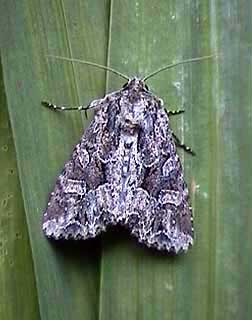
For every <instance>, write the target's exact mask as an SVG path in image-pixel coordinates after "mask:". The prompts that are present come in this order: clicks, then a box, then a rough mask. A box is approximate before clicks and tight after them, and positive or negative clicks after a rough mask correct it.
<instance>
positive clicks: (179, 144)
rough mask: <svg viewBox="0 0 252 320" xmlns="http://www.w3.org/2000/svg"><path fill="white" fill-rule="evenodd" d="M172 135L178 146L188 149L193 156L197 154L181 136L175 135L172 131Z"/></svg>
mask: <svg viewBox="0 0 252 320" xmlns="http://www.w3.org/2000/svg"><path fill="white" fill-rule="evenodd" d="M172 136H173V138H174V140H175V144H176V146H177V147H179V148H181V149H183V150H184V151H186V152H187V153H190V154H191V155H192V156H195V155H196V153H195V152H194V151H193V150H192V149H191V148H190V147H188V146H187V145H185V144H184V143H182V142H181V141H180V140H179V138H178V137H177V136H176V135H175V133H174V132H172Z"/></svg>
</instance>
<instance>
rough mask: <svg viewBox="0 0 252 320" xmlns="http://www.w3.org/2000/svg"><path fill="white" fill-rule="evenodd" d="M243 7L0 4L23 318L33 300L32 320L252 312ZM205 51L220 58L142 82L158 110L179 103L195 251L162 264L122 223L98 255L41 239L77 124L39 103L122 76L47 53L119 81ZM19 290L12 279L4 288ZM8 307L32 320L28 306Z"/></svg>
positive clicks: (177, 124)
mask: <svg viewBox="0 0 252 320" xmlns="http://www.w3.org/2000/svg"><path fill="white" fill-rule="evenodd" d="M251 11H252V5H251V1H249V0H243V1H237V0H232V1H224V0H221V1H176V0H170V1H167V0H159V1H155V0H153V1H143V0H138V1H131V0H129V1H122V0H117V1H113V0H111V1H108V0H107V1H98V0H87V1H81V0H75V1H70V0H55V1H49V0H45V1H41V0H34V1H32V0H24V1H15V0H9V1H2V2H1V8H0V12H1V19H0V23H1V27H0V34H1V50H2V51H1V54H2V64H3V73H4V82H5V90H6V94H7V104H8V110H9V114H10V118H11V124H12V128H13V134H14V142H15V146H16V155H17V162H18V168H19V176H20V183H21V187H22V195H23V200H24V205H25V212H26V217H27V224H28V229H29V237H30V244H31V248H32V258H33V261H34V270H35V281H36V284H33V282H32V276H31V277H29V276H28V275H26V276H27V279H29V280H27V279H26V278H24V279H23V280H22V281H25V282H26V283H29V285H30V287H29V288H30V289H29V290H30V292H33V291H34V295H33V298H29V296H28V297H26V298H27V299H29V301H30V304H29V306H32V308H34V309H33V311H30V312H34V313H33V315H34V318H35V319H36V314H35V313H36V312H37V309H36V301H35V300H36V299H35V298H34V297H37V299H38V304H39V307H40V318H41V319H43V320H44V319H54V320H57V319H61V320H62V319H63V320H64V319H76V320H78V319H97V318H99V319H101V320H102V319H104V320H106V319H110V320H113V319H116V320H117V319H122V320H123V319H125V318H127V320H128V319H167V320H168V319H179V320H183V319H186V320H190V319H193V320H197V319H199V320H202V319H211V320H212V319H219V320H225V319H245V320H247V319H250V318H251V316H252V307H251V302H250V300H251V299H250V294H251V289H252V288H251V283H252V282H251V281H252V279H251V278H252V273H251V263H250V261H251V260H252V241H251V230H252V215H251V207H252V197H251V194H252V175H251V163H252V153H251V150H252V121H251V120H252V105H251V104H252V102H251V101H252V92H251V84H252V83H251V82H252V78H251V63H252V61H251V48H252V40H251V39H252V35H251V32H252V31H251V30H252V26H251V17H250V13H251ZM211 53H216V54H217V55H218V57H217V58H216V59H213V60H212V61H202V62H199V63H195V64H191V65H188V64H187V65H184V66H178V67H177V68H174V69H172V70H169V71H168V70H167V71H165V72H163V73H160V74H158V75H157V76H156V77H153V78H151V79H150V80H149V81H148V85H149V87H150V88H151V89H152V91H153V92H154V93H156V94H157V95H158V96H159V97H160V98H162V99H163V100H164V102H165V106H166V107H167V108H169V109H176V108H184V109H186V113H185V114H184V115H181V116H178V117H176V118H174V119H172V120H171V125H172V128H173V129H174V131H175V133H176V134H177V135H178V136H179V137H181V138H182V140H184V142H185V143H186V144H188V145H189V146H191V147H192V148H193V150H195V151H196V153H197V157H196V158H192V157H190V155H187V154H184V153H183V152H180V155H181V159H182V163H183V166H184V168H185V174H186V180H187V182H188V185H189V187H190V194H191V202H192V206H193V208H194V220H195V231H196V240H195V245H194V247H193V248H191V249H190V250H189V252H188V253H186V254H183V255H180V256H178V257H177V256H176V257H174V256H173V257H167V256H166V255H165V254H159V253H156V252H155V251H151V250H149V249H147V248H145V247H144V246H141V245H139V244H138V243H137V242H136V240H135V239H132V238H131V237H130V236H129V234H128V232H126V231H123V230H121V229H118V230H112V231H111V232H109V233H107V234H105V235H104V236H103V239H102V248H100V242H99V240H97V241H87V242H84V243H80V244H79V245H75V244H73V243H69V244H52V243H51V242H48V241H47V240H46V239H45V238H44V236H43V234H42V232H41V225H40V224H41V218H42V211H43V209H44V208H45V206H46V199H47V194H48V193H49V191H50V190H51V188H52V186H53V183H54V181H55V178H56V176H57V174H59V172H60V170H61V168H62V167H63V164H64V162H65V161H66V160H67V159H68V157H69V155H70V152H71V150H72V148H73V145H74V144H75V143H77V142H78V139H79V137H80V135H81V132H82V127H83V126H86V123H87V121H86V120H85V116H82V117H81V116H80V115H79V114H78V113H73V114H70V113H68V114H63V113H53V112H50V111H49V110H47V109H43V108H42V107H41V106H40V101H41V100H50V101H52V102H53V103H56V104H64V105H69V106H73V105H76V104H79V103H81V104H82V105H84V104H86V103H88V102H89V101H90V100H93V99H95V98H97V97H101V96H102V95H103V94H104V91H105V87H107V91H111V90H116V89H118V88H120V86H121V85H122V83H123V81H122V80H121V79H119V78H116V77H115V76H114V75H112V74H108V75H107V81H105V73H104V72H102V71H98V70H95V69H93V68H92V67H88V66H87V67H84V66H82V65H78V64H71V63H68V62H63V61H57V60H53V59H49V58H48V57H47V56H46V55H47V54H53V55H61V56H67V57H74V58H79V59H85V60H90V61H93V62H97V63H101V64H106V61H107V62H108V64H109V65H110V66H111V67H113V68H116V69H118V70H119V71H121V72H123V73H125V74H128V75H129V76H134V75H137V76H144V75H146V74H148V73H150V72H152V71H153V70H155V69H157V68H159V67H161V66H164V65H166V64H169V63H171V62H175V61H180V60H182V59H187V58H192V57H199V56H203V55H209V54H211ZM1 121H2V120H1ZM4 121H6V120H4ZM11 157H13V159H14V160H15V155H13V156H11ZM1 161H2V160H1ZM4 161H5V162H6V161H7V160H4ZM3 181H4V180H3ZM6 190H7V189H6ZM16 192H17V191H16ZM18 212H19V210H18ZM18 219H19V218H18ZM24 228H25V227H24ZM13 235H14V234H13V232H10V233H9V234H8V239H13V238H11V237H13ZM5 237H7V233H5ZM1 239H2V237H1ZM19 245H20V250H21V251H22V252H23V250H24V248H28V249H26V250H28V251H26V253H27V252H28V253H27V255H25V254H22V258H20V259H22V266H23V267H24V266H26V265H28V266H30V268H31V269H30V270H32V265H31V257H30V256H29V246H28V247H27V245H28V240H24V242H23V241H22V243H20V244H19ZM21 248H23V249H21ZM100 249H102V250H100ZM101 251H102V252H101ZM20 256H21V253H20ZM16 258H17V259H19V256H17V257H16ZM20 261H21V260H20ZM4 268H6V267H3V269H0V270H1V272H3V275H6V274H7V272H8V270H7V269H4ZM20 270H22V269H20ZM17 272H18V271H17V270H15V271H14V273H13V274H15V276H16V277H19V276H20V274H21V272H22V271H20V274H18V273H17ZM30 272H32V271H30ZM7 277H8V276H7ZM7 277H6V281H8V278H7ZM28 281H30V282H28ZM33 285H34V287H32V286H33ZM35 285H36V289H37V291H36V290H35ZM15 290H17V291H15ZM18 290H21V289H20V288H19V284H18V283H17V288H16V287H14V288H13V291H12V293H13V292H20V291H18ZM12 293H11V294H12ZM5 299H7V295H6V298H5ZM23 299H25V297H23ZM1 303H2V301H1ZM15 303H16V301H15ZM19 303H20V305H19V310H22V311H21V312H23V314H26V315H27V318H28V317H29V316H30V317H31V314H29V310H28V307H27V304H26V300H25V301H24V302H23V300H19ZM13 304H14V303H13ZM1 308H2V306H1ZM0 310H1V309H0ZM2 310H4V309H3V308H2ZM14 311H15V309H14V310H11V312H14ZM6 312H7V311H6ZM26 312H28V313H26ZM13 314H14V313H13ZM1 318H2V317H1ZM3 318H4V319H5V317H3ZM24 318H25V316H24ZM7 319H8V318H7Z"/></svg>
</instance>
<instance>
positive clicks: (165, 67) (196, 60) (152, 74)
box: [143, 54, 215, 81]
mask: <svg viewBox="0 0 252 320" xmlns="http://www.w3.org/2000/svg"><path fill="white" fill-rule="evenodd" d="M214 56H215V55H213V54H212V55H210V56H202V57H197V58H192V59H187V60H182V61H179V62H175V63H172V64H168V65H166V66H164V67H161V68H159V69H157V70H156V71H154V72H152V73H150V74H148V75H147V76H146V77H144V78H143V81H146V80H148V79H150V78H152V77H153V76H155V75H157V74H158V73H159V72H161V71H164V70H167V69H171V68H173V67H176V66H178V65H180V64H185V63H191V62H198V61H201V60H206V59H211V58H213V57H214Z"/></svg>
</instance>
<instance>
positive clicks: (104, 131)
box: [43, 78, 193, 253]
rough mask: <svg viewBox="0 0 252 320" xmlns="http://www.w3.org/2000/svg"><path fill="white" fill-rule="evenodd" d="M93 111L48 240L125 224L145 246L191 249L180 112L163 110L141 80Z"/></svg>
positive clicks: (63, 178)
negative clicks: (176, 120) (176, 129)
mask: <svg viewBox="0 0 252 320" xmlns="http://www.w3.org/2000/svg"><path fill="white" fill-rule="evenodd" d="M47 106H48V107H51V108H53V109H61V107H57V106H54V105H52V104H49V103H48V104H47ZM89 107H91V108H92V107H94V108H95V115H94V118H93V120H92V121H91V123H90V125H89V127H88V128H87V129H86V130H85V131H84V133H83V136H82V137H81V140H80V142H79V143H78V144H77V145H76V147H75V149H74V151H73V153H72V155H71V158H70V160H69V161H68V162H67V163H66V164H65V166H64V169H63V171H62V173H61V174H60V175H59V177H58V178H57V180H56V184H55V187H54V190H53V192H52V193H51V194H50V196H49V202H48V206H47V208H46V210H45V212H44V216H43V230H44V233H45V234H46V236H47V237H50V238H54V239H60V238H63V239H88V238H93V237H95V236H97V235H98V234H100V233H101V232H102V231H105V230H106V228H107V227H108V226H110V225H116V224H120V225H123V226H125V227H126V228H128V229H129V231H130V232H131V234H133V235H134V236H136V237H137V239H138V240H139V242H142V243H144V244H146V245H147V246H148V247H153V248H157V249H159V250H166V251H168V252H175V253H178V252H180V251H184V250H187V249H188V247H189V246H190V245H191V244H192V243H193V227H192V211H191V208H190V206H189V203H188V189H187V186H186V183H185V180H184V176H183V172H182V166H181V162H180V160H179V157H178V155H177V153H176V145H179V146H182V147H183V148H184V149H185V150H187V151H189V152H190V151H191V150H190V149H189V148H187V147H185V146H184V145H181V144H180V142H179V140H178V139H177V138H176V136H175V135H174V134H173V132H172V130H171V128H170V124H169V117H168V115H170V114H171V115H172V114H179V113H181V112H182V111H177V112H176V111H175V112H170V113H169V112H168V113H167V112H165V109H164V108H163V106H162V102H161V99H159V98H158V97H156V96H155V95H154V94H152V93H151V92H150V91H149V89H148V88H147V87H146V85H145V83H144V81H143V80H139V79H137V78H133V79H131V80H129V81H128V83H127V84H125V85H124V86H123V88H122V89H121V90H119V91H116V92H112V93H110V94H108V95H106V96H105V97H104V98H103V99H100V100H95V101H93V102H92V103H91V104H90V105H89ZM65 109H66V108H65ZM78 109H79V110H83V109H87V108H84V107H79V108H78Z"/></svg>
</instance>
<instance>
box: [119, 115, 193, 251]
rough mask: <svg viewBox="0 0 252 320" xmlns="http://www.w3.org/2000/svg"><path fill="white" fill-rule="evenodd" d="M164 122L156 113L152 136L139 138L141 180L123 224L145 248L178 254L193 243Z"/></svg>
mask: <svg viewBox="0 0 252 320" xmlns="http://www.w3.org/2000/svg"><path fill="white" fill-rule="evenodd" d="M168 121H169V119H168V117H167V115H166V114H165V113H164V112H163V111H162V110H159V111H158V112H157V118H156V119H155V121H154V127H153V131H152V133H149V134H148V135H146V134H143V135H142V137H140V140H141V139H142V140H143V141H140V150H139V152H142V155H143V156H142V159H143V162H144V164H145V176H144V179H143V181H142V184H141V186H140V187H139V188H138V189H137V190H136V193H135V197H134V201H133V203H132V210H131V212H129V214H128V216H127V218H126V220H125V224H126V226H127V227H128V228H129V229H130V230H131V233H132V234H133V235H135V236H137V238H138V240H139V241H140V242H143V243H145V244H146V245H147V246H149V247H154V248H157V249H159V250H167V251H170V252H175V253H178V252H179V251H183V250H187V249H188V247H189V245H191V244H192V243H193V227H192V212H191V208H190V207H189V203H188V189H187V186H186V183H185V180H184V177H183V172H182V166H181V163H180V160H179V157H178V155H177V154H176V147H175V143H174V141H173V137H172V132H171V130H170V129H169V122H168Z"/></svg>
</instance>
